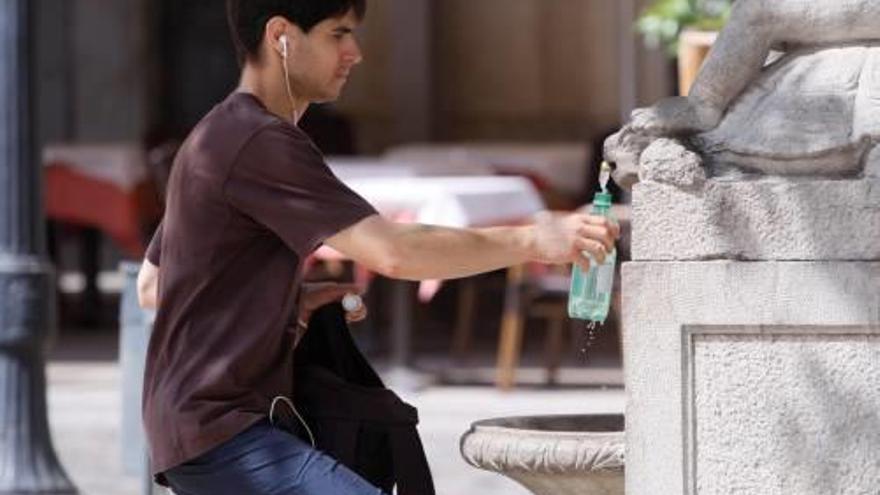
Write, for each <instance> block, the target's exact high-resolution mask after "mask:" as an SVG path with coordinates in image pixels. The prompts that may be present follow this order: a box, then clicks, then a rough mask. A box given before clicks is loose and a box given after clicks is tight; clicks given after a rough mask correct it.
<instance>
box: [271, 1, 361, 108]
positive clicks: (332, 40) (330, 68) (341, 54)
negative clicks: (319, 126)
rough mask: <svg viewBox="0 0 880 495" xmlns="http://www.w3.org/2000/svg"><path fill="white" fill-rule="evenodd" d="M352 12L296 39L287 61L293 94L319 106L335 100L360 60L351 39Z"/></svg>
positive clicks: (355, 44) (327, 21)
mask: <svg viewBox="0 0 880 495" xmlns="http://www.w3.org/2000/svg"><path fill="white" fill-rule="evenodd" d="M357 24H358V22H357V17H356V16H355V14H354V11H349V12H348V13H347V14H346V15H344V16H343V17H339V18H329V19H325V20H324V21H322V22H320V23H318V24H317V25H315V26H314V27H313V28H312V30H311V31H309V33H308V34H302V35H301V36H299V37H298V38H299V42H298V43H296V44H295V45H294V47H293V50H292V51H291V53H290V55H289V58H288V70H289V71H290V81H291V85H292V86H293V92H294V93H295V94H297V95H299V96H302V97H305V98H308V100H309V101H311V102H315V103H320V102H326V101H333V100H336V99H337V98H339V94H340V93H341V92H342V87H343V86H345V83H346V82H347V81H348V76H349V73H350V72H351V69H352V68H353V67H354V66H355V65H357V64H359V63H360V62H361V60H362V58H363V57H362V55H361V49H360V47H359V46H358V43H357V40H355V37H354V29H355V28H356V27H357Z"/></svg>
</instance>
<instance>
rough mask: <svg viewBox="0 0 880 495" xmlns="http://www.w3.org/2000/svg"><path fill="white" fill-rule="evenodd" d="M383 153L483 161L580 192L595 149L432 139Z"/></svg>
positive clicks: (440, 161)
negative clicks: (442, 141) (441, 141)
mask: <svg viewBox="0 0 880 495" xmlns="http://www.w3.org/2000/svg"><path fill="white" fill-rule="evenodd" d="M384 157H385V159H387V160H390V161H413V162H420V163H433V164H435V166H454V164H481V165H482V166H483V167H487V168H488V169H490V170H492V171H493V172H494V173H504V174H519V175H524V176H527V177H531V178H533V179H535V180H536V181H537V183H538V184H539V185H545V186H546V187H548V188H552V189H555V190H558V191H560V192H562V193H565V194H567V195H572V196H577V195H580V194H582V193H583V191H584V189H585V188H586V186H587V184H586V182H587V176H588V167H589V165H590V163H589V162H590V160H591V159H592V151H591V148H590V146H589V145H588V144H587V143H534V144H524V143H514V142H510V143H507V142H487V143H450V144H434V143H430V144H408V145H402V146H397V147H394V148H391V149H390V150H389V151H388V152H386V153H385V155H384Z"/></svg>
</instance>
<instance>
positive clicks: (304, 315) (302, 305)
mask: <svg viewBox="0 0 880 495" xmlns="http://www.w3.org/2000/svg"><path fill="white" fill-rule="evenodd" d="M362 292H363V290H362V289H361V288H360V287H358V286H357V285H355V284H337V283H333V282H321V283H306V284H303V286H302V295H301V296H300V299H299V314H298V319H299V320H300V325H302V324H303V323H305V324H306V325H303V326H307V325H308V322H309V318H311V316H312V313H313V312H314V311H315V310H316V309H318V308H320V307H321V306H324V305H325V304H330V303H332V302H337V301H341V300H342V298H343V297H345V295H346V294H358V295H360V294H361V293H362ZM366 317H367V307H366V305H364V304H361V305H360V307H359V308H358V309H355V310H354V311H346V312H345V319H346V321H348V322H349V323H353V322H357V321H361V320H363V319H364V318H366Z"/></svg>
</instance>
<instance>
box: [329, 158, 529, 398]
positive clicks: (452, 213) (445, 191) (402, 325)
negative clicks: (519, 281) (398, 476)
mask: <svg viewBox="0 0 880 495" xmlns="http://www.w3.org/2000/svg"><path fill="white" fill-rule="evenodd" d="M340 179H341V180H342V181H343V182H345V183H346V184H347V185H348V186H349V187H351V188H352V189H353V190H354V191H355V192H357V193H358V194H360V195H361V196H363V197H364V198H365V199H366V200H367V201H369V202H370V203H371V204H372V205H373V206H374V207H375V208H376V209H377V210H378V211H379V212H380V213H382V214H383V215H386V216H390V217H398V218H399V217H400V215H401V214H407V218H408V219H410V220H412V221H414V222H418V223H427V224H432V225H441V226H446V227H481V226H490V225H499V224H510V223H516V222H521V221H523V220H526V219H528V218H529V217H531V216H532V215H533V214H535V213H537V212H539V211H542V210H544V203H543V201H542V199H541V196H540V194H538V191H537V190H536V189H535V186H534V184H532V182H531V181H529V180H527V179H525V178H522V177H496V176H482V177H369V178H364V177H356V176H355V177H353V176H347V177H346V176H345V175H344V174H342V175H340ZM323 249H328V248H323ZM393 284H394V286H393V294H392V356H391V366H392V372H391V374H389V375H388V376H390V379H389V381H391V382H393V384H394V386H396V387H402V388H412V387H413V386H417V385H418V384H419V382H420V380H418V379H414V378H413V374H412V372H411V371H410V370H409V368H408V367H407V365H408V364H409V357H410V342H411V336H412V314H411V312H410V301H411V297H412V294H411V286H410V284H409V283H408V282H405V281H399V280H398V281H394V282H393ZM422 287H423V290H424V287H425V284H424V283H423V284H422ZM437 287H439V281H434V282H428V290H431V289H433V290H436V288H437ZM420 292H422V291H420Z"/></svg>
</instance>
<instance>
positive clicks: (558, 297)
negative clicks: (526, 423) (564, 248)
mask: <svg viewBox="0 0 880 495" xmlns="http://www.w3.org/2000/svg"><path fill="white" fill-rule="evenodd" d="M612 213H613V214H614V216H615V218H617V221H618V223H619V224H620V228H621V237H620V239H619V240H618V243H617V250H618V260H617V266H618V270H619V268H620V265H621V264H622V263H623V262H625V261H629V259H630V207H629V205H615V206H614V207H613V210H612ZM569 270H570V268H569V267H553V268H549V267H545V266H542V265H537V264H528V265H516V266H512V267H510V268H508V270H507V281H506V285H505V294H504V309H503V311H502V317H501V326H500V330H499V336H498V353H497V357H496V378H495V384H496V386H497V387H498V388H500V389H502V390H508V389H510V388H512V387H513V386H514V384H515V382H516V368H517V366H518V364H519V360H520V354H521V350H522V341H523V334H524V331H525V321H526V319H527V318H529V317H532V318H541V319H544V320H546V321H547V334H546V337H545V340H544V365H545V368H546V370H547V380H546V381H547V383H548V384H553V383H555V382H556V379H557V375H558V370H559V365H560V363H561V357H562V352H563V350H564V347H563V340H564V336H565V330H566V328H567V327H569V326H570V325H569V323H570V319H569V317H568V313H567V303H568V284H569ZM618 280H619V277H618ZM619 291H620V283H619V282H618V283H616V284H615V296H614V302H613V303H612V312H618V313H619V311H620V292H619ZM475 300H476V289H475V286H474V281H473V280H467V281H465V282H464V283H463V285H462V287H461V292H460V293H459V314H458V318H457V324H456V328H455V333H454V336H453V355H454V356H458V357H460V356H463V355H464V353H465V352H466V350H467V348H468V347H469V344H470V339H471V328H472V325H471V322H472V320H473V311H474V302H475ZM617 316H618V315H616V314H613V315H612V318H617V321H620V319H619V317H617Z"/></svg>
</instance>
